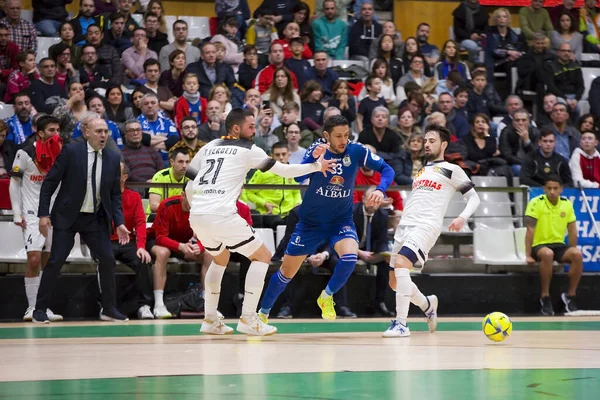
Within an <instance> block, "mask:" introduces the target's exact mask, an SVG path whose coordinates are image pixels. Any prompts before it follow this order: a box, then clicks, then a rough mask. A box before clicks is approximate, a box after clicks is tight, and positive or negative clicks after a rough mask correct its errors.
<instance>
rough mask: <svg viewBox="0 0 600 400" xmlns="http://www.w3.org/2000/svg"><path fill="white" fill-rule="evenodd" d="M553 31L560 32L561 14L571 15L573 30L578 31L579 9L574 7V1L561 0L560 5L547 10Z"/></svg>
mask: <svg viewBox="0 0 600 400" xmlns="http://www.w3.org/2000/svg"><path fill="white" fill-rule="evenodd" d="M548 13H549V14H550V19H551V20H552V24H553V25H554V29H556V30H560V25H561V24H560V17H561V15H562V14H563V13H568V14H569V15H571V20H572V22H573V28H574V29H575V30H577V31H579V8H576V7H575V0H563V3H562V4H559V5H557V6H556V7H552V8H549V9H548Z"/></svg>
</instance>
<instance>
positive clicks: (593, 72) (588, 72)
mask: <svg viewBox="0 0 600 400" xmlns="http://www.w3.org/2000/svg"><path fill="white" fill-rule="evenodd" d="M581 72H582V73H583V87H584V89H583V96H581V99H582V100H587V99H588V94H589V92H590V88H591V87H592V82H593V81H594V79H596V78H597V77H598V76H600V68H581Z"/></svg>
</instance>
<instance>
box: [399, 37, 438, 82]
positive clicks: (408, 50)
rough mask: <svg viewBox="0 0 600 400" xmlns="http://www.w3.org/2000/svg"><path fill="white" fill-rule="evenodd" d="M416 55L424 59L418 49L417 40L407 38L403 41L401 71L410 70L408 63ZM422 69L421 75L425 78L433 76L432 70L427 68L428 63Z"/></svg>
mask: <svg viewBox="0 0 600 400" xmlns="http://www.w3.org/2000/svg"><path fill="white" fill-rule="evenodd" d="M416 55H419V56H422V57H423V59H425V56H424V55H423V53H421V50H420V49H419V44H418V43H417V39H415V38H414V37H412V36H410V37H407V38H406V40H405V41H404V52H403V53H402V57H401V59H402V62H403V63H404V68H403V71H408V70H409V69H410V62H411V61H412V58H413V57H414V56H416ZM436 61H437V60H436ZM423 67H424V68H423V73H424V74H425V76H432V75H433V72H432V69H431V68H430V67H429V63H426V64H425V65H424V66H423Z"/></svg>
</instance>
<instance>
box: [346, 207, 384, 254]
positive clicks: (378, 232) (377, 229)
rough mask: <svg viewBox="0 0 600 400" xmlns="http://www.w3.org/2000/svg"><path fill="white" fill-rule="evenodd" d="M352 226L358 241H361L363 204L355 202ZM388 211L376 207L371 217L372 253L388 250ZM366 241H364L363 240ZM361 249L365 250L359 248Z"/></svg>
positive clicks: (363, 227) (363, 226)
mask: <svg viewBox="0 0 600 400" xmlns="http://www.w3.org/2000/svg"><path fill="white" fill-rule="evenodd" d="M352 218H353V219H354V226H355V227H356V233H357V235H358V241H359V243H360V242H362V236H363V231H364V230H365V221H364V212H363V204H362V203H356V204H355V205H354V210H353V211H352ZM387 226H388V213H387V210H382V209H378V210H377V211H376V212H375V214H373V218H372V219H371V251H372V252H373V253H383V252H386V251H388V237H387ZM365 243H366V242H365ZM361 250H365V249H363V248H361Z"/></svg>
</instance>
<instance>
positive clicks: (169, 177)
mask: <svg viewBox="0 0 600 400" xmlns="http://www.w3.org/2000/svg"><path fill="white" fill-rule="evenodd" d="M189 180H190V178H188V177H187V176H185V175H184V176H183V178H181V180H179V181H178V180H177V179H175V177H174V176H173V168H165V169H161V170H160V171H158V172H157V173H156V174H154V176H153V177H152V182H153V183H186V182H187V181H189ZM181 192H183V188H179V187H174V188H170V189H169V190H168V193H167V195H166V196H165V189H164V188H163V187H153V188H150V189H149V190H148V193H154V194H157V195H159V196H160V197H161V201H162V200H164V199H167V198H169V197H173V196H177V195H179V194H181ZM146 212H147V213H148V214H149V213H150V212H151V211H150V205H148V209H147V210H146Z"/></svg>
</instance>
